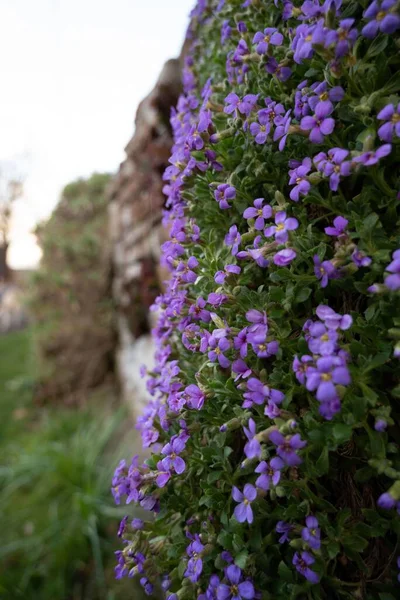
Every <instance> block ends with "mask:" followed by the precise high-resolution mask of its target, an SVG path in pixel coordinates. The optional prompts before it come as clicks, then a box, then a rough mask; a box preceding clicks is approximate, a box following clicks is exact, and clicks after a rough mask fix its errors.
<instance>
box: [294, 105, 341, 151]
mask: <svg viewBox="0 0 400 600" xmlns="http://www.w3.org/2000/svg"><path fill="white" fill-rule="evenodd" d="M329 104H330V103H329ZM332 111H333V106H332V104H330V106H329V105H327V104H325V103H323V102H320V103H318V104H317V105H316V107H315V114H314V116H306V117H303V118H302V120H301V122H300V127H301V129H303V130H304V131H309V132H310V141H311V142H313V144H322V142H323V141H324V139H325V136H326V135H329V134H330V133H332V131H333V130H334V128H335V120H334V119H332V118H331V117H329V115H330V114H331V113H332Z"/></svg>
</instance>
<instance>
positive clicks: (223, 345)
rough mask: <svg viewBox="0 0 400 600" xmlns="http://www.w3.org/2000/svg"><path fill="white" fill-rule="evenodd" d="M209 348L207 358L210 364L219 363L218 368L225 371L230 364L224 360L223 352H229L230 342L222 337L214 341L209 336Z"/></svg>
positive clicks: (213, 338) (212, 337)
mask: <svg viewBox="0 0 400 600" xmlns="http://www.w3.org/2000/svg"><path fill="white" fill-rule="evenodd" d="M208 343H209V347H210V348H211V350H210V351H209V353H208V358H209V359H210V360H211V361H212V362H217V361H218V362H219V364H220V366H221V367H222V368H223V369H226V368H227V367H229V365H230V364H231V362H230V360H229V359H228V358H226V356H225V355H224V352H226V351H227V350H229V348H230V342H229V340H228V339H226V337H222V338H220V339H216V338H215V337H214V336H211V337H210V339H209V341H208Z"/></svg>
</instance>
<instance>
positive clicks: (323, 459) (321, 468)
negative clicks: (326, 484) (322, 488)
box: [315, 446, 329, 476]
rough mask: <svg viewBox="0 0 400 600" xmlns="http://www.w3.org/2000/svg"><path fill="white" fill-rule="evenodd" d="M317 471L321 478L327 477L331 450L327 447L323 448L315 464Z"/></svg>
mask: <svg viewBox="0 0 400 600" xmlns="http://www.w3.org/2000/svg"><path fill="white" fill-rule="evenodd" d="M315 469H316V471H317V473H318V475H320V476H321V475H325V474H326V473H327V472H328V471H329V450H328V447H327V446H325V447H324V448H323V450H322V452H321V455H320V457H319V458H318V460H317V462H316V463H315Z"/></svg>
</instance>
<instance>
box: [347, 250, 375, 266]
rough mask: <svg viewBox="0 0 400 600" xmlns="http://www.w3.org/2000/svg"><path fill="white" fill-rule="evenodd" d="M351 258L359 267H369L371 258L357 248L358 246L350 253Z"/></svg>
mask: <svg viewBox="0 0 400 600" xmlns="http://www.w3.org/2000/svg"><path fill="white" fill-rule="evenodd" d="M351 260H352V261H353V263H354V264H355V265H357V267H359V268H360V267H369V265H370V264H371V263H372V258H370V257H369V256H367V255H366V254H364V252H361V250H359V249H358V248H355V249H354V251H353V253H352V255H351Z"/></svg>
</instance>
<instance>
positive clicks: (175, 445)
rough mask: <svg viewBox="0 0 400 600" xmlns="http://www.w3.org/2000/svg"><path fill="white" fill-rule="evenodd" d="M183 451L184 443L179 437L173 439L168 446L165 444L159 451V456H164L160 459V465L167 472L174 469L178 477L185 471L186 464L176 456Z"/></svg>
mask: <svg viewBox="0 0 400 600" xmlns="http://www.w3.org/2000/svg"><path fill="white" fill-rule="evenodd" d="M184 449H185V442H184V441H183V440H181V439H180V438H179V437H175V438H174V439H172V440H171V442H169V443H168V444H165V446H164V448H163V449H162V450H161V454H163V455H164V456H165V458H163V459H162V461H161V462H162V465H163V467H164V469H166V470H167V471H169V470H170V469H174V471H175V473H177V474H178V475H180V474H181V473H183V471H184V470H185V467H186V464H185V461H184V460H183V458H181V457H180V456H178V455H179V454H180V453H181V452H183V450H184Z"/></svg>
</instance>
